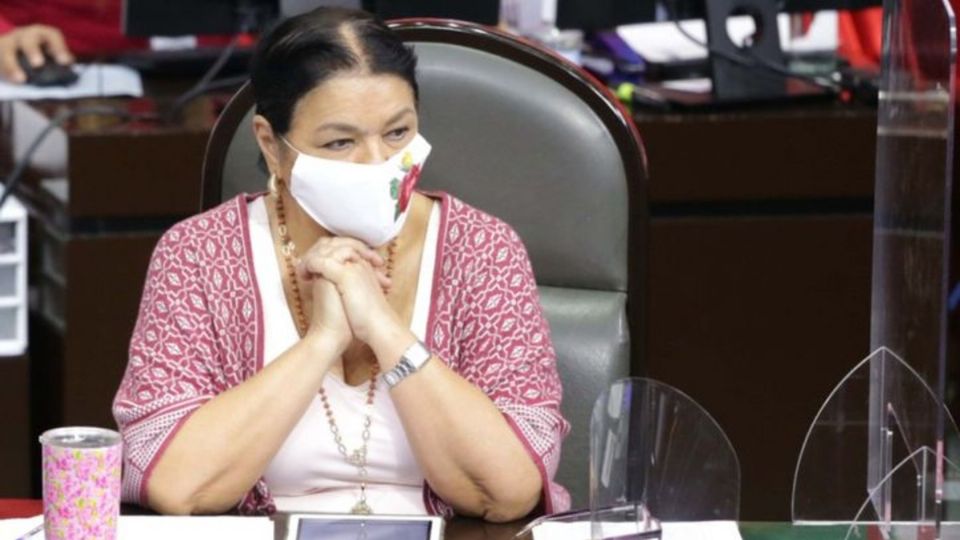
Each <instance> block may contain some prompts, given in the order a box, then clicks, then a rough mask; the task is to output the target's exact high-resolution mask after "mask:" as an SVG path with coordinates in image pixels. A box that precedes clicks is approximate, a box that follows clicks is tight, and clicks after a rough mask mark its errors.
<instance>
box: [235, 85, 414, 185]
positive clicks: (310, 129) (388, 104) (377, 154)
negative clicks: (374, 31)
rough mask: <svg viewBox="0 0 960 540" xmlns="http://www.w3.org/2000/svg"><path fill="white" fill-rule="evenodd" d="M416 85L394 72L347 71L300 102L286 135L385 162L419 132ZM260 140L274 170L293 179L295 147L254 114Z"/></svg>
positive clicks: (325, 153) (296, 142)
mask: <svg viewBox="0 0 960 540" xmlns="http://www.w3.org/2000/svg"><path fill="white" fill-rule="evenodd" d="M417 128H418V123H417V111H416V103H415V101H414V97H413V89H412V88H410V85H409V84H407V82H406V81H405V80H404V79H402V78H400V77H398V76H396V75H370V74H358V73H343V74H340V75H337V76H334V77H332V78H330V79H327V80H326V81H324V82H323V83H321V84H319V85H318V86H316V87H315V88H314V89H313V90H311V91H310V92H308V93H307V94H305V95H304V96H303V97H302V98H300V101H298V102H297V104H296V106H295V107H294V110H293V116H292V118H291V122H290V131H288V132H287V133H286V135H285V136H286V138H287V140H288V141H289V142H290V143H291V144H292V145H293V146H295V147H296V148H297V149H298V150H299V151H301V152H305V153H307V154H310V155H313V156H317V157H321V158H325V159H334V160H339V161H351V162H354V163H381V162H383V161H386V160H387V159H389V158H390V157H391V156H393V155H394V154H395V153H397V152H398V151H400V150H401V149H402V148H404V147H405V146H407V144H409V143H410V141H411V140H413V137H414V136H415V135H416V134H417ZM254 130H255V132H256V136H257V142H258V143H259V144H260V148H261V150H262V151H263V154H264V157H265V158H266V160H267V165H268V166H269V167H270V171H271V172H272V173H274V174H277V175H278V176H279V177H280V178H284V179H287V178H290V171H291V169H292V168H293V162H294V160H295V159H296V156H297V154H296V152H294V151H293V150H292V149H291V148H290V147H289V146H288V145H286V144H284V143H283V141H282V140H281V139H280V138H279V135H280V134H277V133H274V132H273V131H272V130H271V129H270V126H269V123H268V122H267V121H266V119H265V118H263V117H262V116H257V117H256V118H255V119H254Z"/></svg>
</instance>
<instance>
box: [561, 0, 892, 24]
mask: <svg viewBox="0 0 960 540" xmlns="http://www.w3.org/2000/svg"><path fill="white" fill-rule="evenodd" d="M705 1H709V0H557V26H558V27H560V28H579V29H582V30H605V29H611V28H614V27H617V26H621V25H624V24H633V23H645V22H655V21H657V20H663V19H665V18H675V19H702V18H703V16H704V2H705ZM771 1H773V0H771ZM882 3H883V2H882V0H779V1H778V2H777V4H778V5H777V8H778V11H781V12H788V13H802V12H812V11H822V10H827V9H861V8H865V7H870V6H879V5H881V4H882Z"/></svg>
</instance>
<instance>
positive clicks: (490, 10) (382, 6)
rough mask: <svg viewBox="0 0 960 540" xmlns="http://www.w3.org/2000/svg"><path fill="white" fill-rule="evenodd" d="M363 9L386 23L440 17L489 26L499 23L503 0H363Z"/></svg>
mask: <svg viewBox="0 0 960 540" xmlns="http://www.w3.org/2000/svg"><path fill="white" fill-rule="evenodd" d="M363 8H364V9H366V10H367V11H369V12H371V13H375V14H377V16H379V17H380V18H381V19H385V20H386V19H401V18H404V17H441V18H445V19H460V20H462V21H472V22H476V23H480V24H489V25H495V24H497V23H498V22H499V21H500V0H363Z"/></svg>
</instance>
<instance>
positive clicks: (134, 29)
mask: <svg viewBox="0 0 960 540" xmlns="http://www.w3.org/2000/svg"><path fill="white" fill-rule="evenodd" d="M277 1H278V0H204V1H203V2H196V1H194V0H164V1H163V2H157V1H156V0H124V10H123V33H124V34H125V35H128V36H140V37H150V36H181V35H191V34H235V33H238V32H248V31H252V30H255V29H257V28H261V27H263V26H265V25H266V24H268V23H269V22H270V21H272V20H274V19H275V18H276V17H277V13H278V5H277Z"/></svg>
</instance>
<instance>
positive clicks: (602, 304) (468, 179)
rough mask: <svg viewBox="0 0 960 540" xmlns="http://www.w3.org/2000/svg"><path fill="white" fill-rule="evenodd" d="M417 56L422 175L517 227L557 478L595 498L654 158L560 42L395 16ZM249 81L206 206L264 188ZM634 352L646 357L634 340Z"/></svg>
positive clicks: (635, 288)
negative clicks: (597, 403)
mask: <svg viewBox="0 0 960 540" xmlns="http://www.w3.org/2000/svg"><path fill="white" fill-rule="evenodd" d="M391 26H392V27H393V28H394V29H395V30H396V31H397V32H399V33H400V34H401V35H402V37H403V38H404V40H405V41H406V42H407V43H410V44H412V45H413V46H414V48H415V50H416V53H417V56H418V58H419V67H418V81H419V84H420V111H419V113H420V131H421V133H423V135H424V136H425V137H426V138H427V139H428V140H429V141H431V143H432V144H433V153H432V154H431V157H430V159H429V162H428V165H427V167H426V168H425V169H424V176H423V178H422V180H421V182H422V186H423V187H424V188H426V189H439V190H443V191H447V192H449V193H451V194H453V195H455V196H457V197H458V198H460V199H462V200H464V201H466V202H467V203H469V204H471V205H473V206H476V207H478V208H480V209H482V210H484V211H486V212H488V213H490V214H493V215H495V216H497V217H499V218H501V219H503V220H504V221H506V222H507V223H509V224H510V225H511V226H513V228H514V229H516V230H517V232H518V234H519V235H520V237H521V238H522V239H523V240H524V243H525V244H526V246H527V250H528V251H529V254H530V258H531V261H532V264H533V268H534V272H535V274H536V278H537V283H538V287H539V292H540V299H541V303H542V304H543V308H544V311H545V313H546V316H547V318H548V320H549V321H550V325H551V330H552V337H553V341H554V345H555V347H556V351H557V357H558V366H559V371H560V375H561V378H562V380H563V385H564V401H563V412H564V414H565V416H566V418H567V419H568V420H569V421H570V422H571V424H572V431H571V434H570V436H569V437H568V438H567V440H566V441H565V442H564V447H563V454H562V455H563V458H562V461H561V466H560V471H559V472H558V475H557V477H558V481H559V482H561V483H562V484H563V485H565V486H566V487H567V488H568V489H569V490H570V492H571V495H572V496H573V500H574V505H575V506H585V505H586V504H587V497H588V494H587V485H588V484H587V480H588V469H587V462H588V455H589V453H588V449H589V422H590V413H591V410H592V406H593V402H594V400H595V399H596V398H597V396H599V395H600V393H601V392H602V391H603V390H604V389H606V388H607V386H609V384H610V383H611V382H613V381H614V380H616V379H619V378H622V377H626V376H628V375H630V374H631V372H634V373H636V372H637V371H638V370H637V369H633V370H631V354H630V339H631V336H632V337H633V338H634V339H635V340H636V339H642V336H643V333H642V332H643V328H644V325H643V320H642V315H643V294H642V287H643V283H644V274H643V271H642V269H643V267H644V261H643V253H644V252H645V245H646V241H645V240H646V222H647V219H646V218H647V200H646V163H645V157H644V154H643V147H642V144H641V142H640V139H639V137H638V135H637V133H636V130H635V128H634V127H633V124H632V122H631V120H630V118H629V116H627V115H626V114H624V112H623V111H622V109H621V108H620V107H619V106H618V104H617V103H616V102H615V100H613V98H612V97H611V96H610V94H609V92H607V91H606V89H605V88H603V87H602V86H600V85H599V84H596V83H595V82H594V81H593V80H592V79H590V78H589V76H587V75H586V74H585V73H584V72H582V71H581V70H580V69H579V68H577V67H576V66H574V65H572V64H569V63H567V62H565V61H563V60H562V59H560V58H559V57H557V56H554V55H553V54H552V53H549V52H546V51H544V50H542V49H540V48H538V47H536V46H534V45H532V44H529V43H527V42H525V41H522V40H520V39H517V38H515V37H512V36H510V35H507V34H504V33H501V32H499V31H496V30H493V29H490V28H487V27H482V26H477V25H473V24H469V23H461V22H456V21H440V20H419V21H414V20H405V21H397V22H395V23H393V24H392V25H391ZM252 108H253V98H252V92H251V91H250V88H249V87H248V86H245V87H244V88H242V89H241V90H240V91H239V92H238V94H237V95H236V96H234V98H233V100H232V101H231V102H230V103H229V104H228V105H227V107H226V109H225V110H224V112H223V114H222V115H221V118H220V120H219V122H218V124H217V126H216V127H215V128H214V131H213V133H212V135H211V138H210V143H209V146H208V148H207V157H206V162H205V164H204V175H203V181H204V205H205V206H206V207H211V206H213V205H215V204H218V203H219V202H220V201H222V200H224V199H225V198H228V197H231V196H233V195H235V194H236V193H239V192H242V191H248V192H249V191H259V190H262V189H264V186H265V185H266V184H265V182H266V177H265V174H264V173H263V172H262V171H261V170H259V169H258V167H257V166H256V162H257V158H258V155H259V153H258V149H257V146H256V142H255V141H254V139H253V136H252V132H251V128H250V122H251V118H252V116H253V110H252ZM639 349H640V348H639V347H637V348H635V349H634V351H633V365H634V366H638V365H639V364H640V358H639V354H638V353H639V352H640V350H639Z"/></svg>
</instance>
